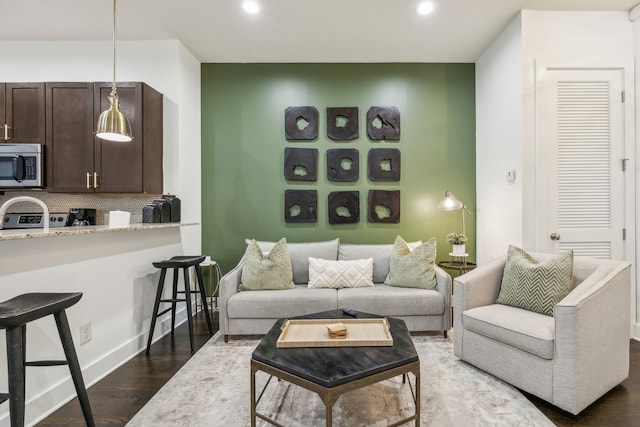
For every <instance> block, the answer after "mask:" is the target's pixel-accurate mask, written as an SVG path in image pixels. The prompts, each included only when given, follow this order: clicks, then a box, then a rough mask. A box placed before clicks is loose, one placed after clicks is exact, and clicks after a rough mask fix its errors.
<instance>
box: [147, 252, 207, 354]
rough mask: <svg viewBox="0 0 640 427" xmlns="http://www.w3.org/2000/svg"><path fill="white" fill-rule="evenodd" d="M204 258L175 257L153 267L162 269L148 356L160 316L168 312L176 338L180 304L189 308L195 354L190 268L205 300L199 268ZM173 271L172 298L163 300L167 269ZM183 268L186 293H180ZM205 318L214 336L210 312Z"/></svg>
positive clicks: (188, 320) (192, 346) (192, 345)
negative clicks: (177, 309)
mask: <svg viewBox="0 0 640 427" xmlns="http://www.w3.org/2000/svg"><path fill="white" fill-rule="evenodd" d="M204 258H205V257H204V256H175V257H173V258H171V259H170V260H166V261H160V262H154V263H153V265H154V266H155V267H157V268H160V269H161V270H160V279H159V280H158V289H157V290H156V298H155V303H154V307H153V316H152V318H151V327H150V329H149V338H148V339H147V350H146V355H147V356H148V355H149V352H150V350H151V342H152V340H153V332H154V330H155V327H156V321H157V318H158V316H161V315H163V314H165V313H167V312H168V311H171V336H174V332H175V324H176V305H177V303H178V302H184V303H186V306H187V307H186V308H187V323H188V327H189V342H190V344H191V352H192V353H194V352H195V348H194V344H193V320H192V316H193V312H192V308H191V293H192V291H191V283H190V281H189V267H195V270H196V278H197V281H198V285H199V286H198V288H199V292H200V296H201V297H202V298H205V300H206V294H205V290H204V280H203V278H202V272H201V271H200V270H199V268H197V266H198V264H200V263H201V262H202V260H204ZM168 268H171V269H173V288H172V292H171V298H169V299H163V298H162V293H163V289H164V282H165V279H166V276H167V269H168ZM180 268H182V270H183V276H184V291H178V270H179V269H180ZM179 293H184V298H178V294H179ZM162 302H164V303H171V306H170V307H168V308H166V309H164V310H162V311H159V310H160V303H162ZM204 314H205V318H206V320H207V327H208V329H209V335H213V327H212V326H211V318H210V316H209V310H204Z"/></svg>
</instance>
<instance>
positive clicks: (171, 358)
mask: <svg viewBox="0 0 640 427" xmlns="http://www.w3.org/2000/svg"><path fill="white" fill-rule="evenodd" d="M212 316H213V317H212V319H211V320H212V323H213V327H214V333H215V332H216V331H217V330H218V312H214V313H212ZM193 334H194V347H195V349H196V351H197V350H198V349H199V348H200V347H202V345H203V344H204V343H206V342H207V340H208V339H209V338H210V337H209V331H208V330H207V322H206V321H205V317H204V313H203V312H199V313H198V314H197V315H195V316H194V322H193ZM191 356H192V354H191V351H190V349H189V332H188V329H187V323H186V322H185V323H183V324H182V325H180V326H179V327H177V328H176V331H175V336H174V337H173V339H172V338H171V335H166V336H164V337H163V338H161V339H160V340H158V341H156V342H155V343H154V344H153V345H152V346H151V352H150V354H149V356H146V355H145V354H144V351H143V352H142V353H140V354H138V355H136V356H135V357H134V358H133V359H131V360H130V361H129V362H127V363H125V364H124V365H123V366H121V367H120V368H118V369H116V370H115V371H114V372H112V373H111V374H109V375H107V376H106V377H105V378H103V379H102V380H100V381H98V382H97V383H96V384H94V385H93V386H91V387H90V388H89V389H88V393H89V400H90V401H91V409H92V411H93V417H94V419H95V421H96V426H124V425H125V424H126V423H127V422H128V421H129V420H130V419H131V418H133V416H134V415H135V414H136V413H137V412H138V411H139V410H140V409H142V407H143V406H144V405H145V404H146V403H147V401H149V399H151V397H152V396H153V395H154V394H155V393H156V392H157V391H158V390H160V388H161V387H162V386H163V385H164V384H165V383H166V382H167V381H169V379H170V378H171V377H172V376H173V375H174V374H175V373H176V372H178V370H179V369H180V368H181V367H182V365H184V364H185V363H186V362H187V360H189V359H190V358H191ZM84 425H85V422H84V418H83V416H82V411H81V409H80V404H79V403H78V399H73V400H72V401H70V402H69V403H67V404H66V405H64V406H63V407H62V408H60V409H58V410H57V411H55V412H54V413H53V414H51V415H50V416H48V417H47V418H46V419H45V420H43V421H42V422H40V423H39V424H38V426H56V427H62V426H65V427H69V426H84Z"/></svg>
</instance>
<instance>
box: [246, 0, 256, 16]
mask: <svg viewBox="0 0 640 427" xmlns="http://www.w3.org/2000/svg"><path fill="white" fill-rule="evenodd" d="M242 8H243V9H244V11H245V12H247V13H251V14H256V13H258V12H260V5H259V4H258V2H256V1H253V0H247V1H245V2H244V3H242Z"/></svg>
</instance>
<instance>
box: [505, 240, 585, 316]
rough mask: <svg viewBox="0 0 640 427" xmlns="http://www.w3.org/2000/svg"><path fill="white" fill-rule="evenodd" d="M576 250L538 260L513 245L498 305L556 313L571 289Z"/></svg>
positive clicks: (508, 256)
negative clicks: (574, 252) (556, 307)
mask: <svg viewBox="0 0 640 427" xmlns="http://www.w3.org/2000/svg"><path fill="white" fill-rule="evenodd" d="M572 276H573V251H568V252H563V253H561V254H559V255H556V256H554V257H552V258H549V259H546V260H544V261H542V262H540V263H538V262H537V261H536V260H535V259H533V258H532V257H531V255H529V254H528V253H527V252H525V251H524V250H522V249H520V248H517V247H515V246H509V251H508V253H507V262H506V264H505V267H504V273H503V275H502V284H501V286H500V294H499V295H498V299H497V300H496V303H497V304H504V305H511V306H514V307H520V308H524V309H526V310H529V311H535V312H537V313H542V314H546V315H547V316H553V307H554V306H555V305H556V304H557V303H558V302H560V300H561V299H562V298H564V297H565V296H567V294H568V293H569V292H570V291H571V283H572Z"/></svg>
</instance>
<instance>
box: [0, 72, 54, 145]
mask: <svg viewBox="0 0 640 427" xmlns="http://www.w3.org/2000/svg"><path fill="white" fill-rule="evenodd" d="M0 142H7V143H15V144H18V143H20V144H22V143H34V144H44V142H45V85H44V83H0Z"/></svg>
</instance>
